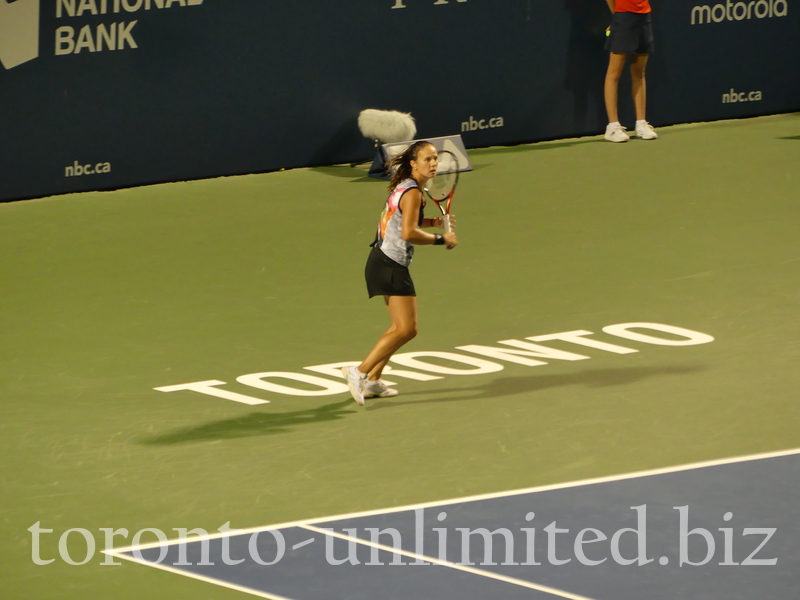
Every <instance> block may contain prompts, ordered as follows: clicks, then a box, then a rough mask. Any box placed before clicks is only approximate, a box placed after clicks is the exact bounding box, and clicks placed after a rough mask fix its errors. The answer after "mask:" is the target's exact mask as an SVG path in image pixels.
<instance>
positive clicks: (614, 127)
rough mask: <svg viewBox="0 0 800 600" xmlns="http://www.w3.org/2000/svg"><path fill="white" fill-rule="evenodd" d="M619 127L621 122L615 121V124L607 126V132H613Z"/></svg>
mask: <svg viewBox="0 0 800 600" xmlns="http://www.w3.org/2000/svg"><path fill="white" fill-rule="evenodd" d="M619 126H620V124H619V121H614V122H613V123H609V124H608V125H606V131H611V130H612V129H616V128H617V127H619Z"/></svg>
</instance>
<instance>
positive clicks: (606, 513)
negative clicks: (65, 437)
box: [113, 450, 800, 600]
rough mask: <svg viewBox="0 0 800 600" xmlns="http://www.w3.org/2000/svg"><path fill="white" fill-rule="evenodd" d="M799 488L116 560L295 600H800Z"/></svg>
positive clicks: (740, 471) (491, 504)
mask: <svg viewBox="0 0 800 600" xmlns="http://www.w3.org/2000/svg"><path fill="white" fill-rule="evenodd" d="M799 482H800V450H792V451H787V452H786V453H777V454H770V455H759V456H752V457H743V458H736V459H730V460H727V461H718V462H714V463H704V464H697V465H687V466H682V467H676V468H673V469H662V470H658V471H651V472H645V473H635V474H630V475H622V476H618V477H609V478H603V479H598V480H591V481H583V482H574V483H568V484H561V485H555V486H548V487H542V488H534V489H529V490H518V491H514V492H506V493H501V494H495V495H486V496H479V497H472V498H465V499H456V500H452V501H447V502H439V503H430V504H425V505H419V506H412V507H402V508H397V509H390V510H387V511H374V512H371V513H362V514H358V515H345V516H340V517H329V518H326V519H314V520H310V521H307V522H298V523H288V524H282V525H275V526H271V527H262V528H257V529H249V530H246V531H241V532H230V533H228V534H224V535H223V534H216V535H212V536H208V537H206V538H190V539H189V540H186V541H172V542H169V543H167V544H158V545H156V544H153V545H149V546H142V548H140V549H137V550H136V551H134V549H132V548H123V549H117V550H115V551H114V552H113V554H114V555H115V556H118V557H120V558H125V559H128V560H133V561H135V562H140V563H142V564H146V565H149V566H156V567H158V568H161V569H166V570H169V571H172V572H175V573H179V574H182V575H186V576H190V577H194V578H199V579H202V580H205V581H208V582H210V583H215V584H218V585H222V586H225V587H229V588H233V589H238V590H241V591H244V592H248V593H251V594H254V595H258V596H262V597H268V598H286V599H291V600H322V599H326V600H330V599H333V598H342V599H348V600H351V599H362V598H363V599H367V598H369V599H375V598H381V599H385V600H394V599H398V600H400V599H404V600H407V599H410V598H437V599H438V598H454V599H462V600H473V599H475V600H477V599H485V598H497V599H500V600H505V599H509V600H511V599H517V598H526V599H533V600H539V599H545V598H572V599H575V600H578V599H581V598H590V599H595V600H634V599H637V600H638V599H640V598H647V599H648V600H674V599H676V598H692V599H717V598H719V599H726V600H727V599H731V598H747V599H749V598H754V599H755V598H770V599H771V600H796V599H797V598H800V547H799V546H798V535H799V534H800V525H798V521H800V508H799V507H798V500H799V499H800V493H799V492H800V483H799ZM269 563H272V564H269Z"/></svg>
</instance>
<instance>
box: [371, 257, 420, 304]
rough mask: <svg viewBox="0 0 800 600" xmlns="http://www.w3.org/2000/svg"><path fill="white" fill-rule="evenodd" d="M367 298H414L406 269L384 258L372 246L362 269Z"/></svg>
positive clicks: (413, 291) (411, 283)
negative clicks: (365, 281) (365, 282)
mask: <svg viewBox="0 0 800 600" xmlns="http://www.w3.org/2000/svg"><path fill="white" fill-rule="evenodd" d="M364 277H365V278H366V280H367V292H369V297H370V298H372V297H374V296H416V295H417V292H416V290H415V289H414V282H413V281H411V273H409V271H408V267H404V266H403V265H401V264H400V263H398V262H395V261H393V260H392V259H391V258H389V257H388V256H386V255H385V254H384V253H383V252H382V251H381V249H380V248H378V247H377V246H373V248H372V252H370V253H369V258H368V259H367V266H366V267H365V268H364Z"/></svg>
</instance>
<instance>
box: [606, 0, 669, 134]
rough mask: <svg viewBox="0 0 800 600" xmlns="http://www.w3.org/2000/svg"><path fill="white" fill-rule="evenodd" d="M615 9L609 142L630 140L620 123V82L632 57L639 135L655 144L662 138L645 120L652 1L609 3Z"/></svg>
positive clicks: (611, 29) (610, 33)
mask: <svg viewBox="0 0 800 600" xmlns="http://www.w3.org/2000/svg"><path fill="white" fill-rule="evenodd" d="M606 3H607V4H608V8H610V9H611V12H612V13H613V16H612V17H611V26H610V27H609V28H608V30H607V33H608V39H607V40H606V46H605V48H606V50H608V52H609V58H608V70H607V71H606V80H605V85H604V97H605V103H606V112H607V113H608V126H607V127H606V133H605V136H604V137H605V139H607V140H608V141H609V142H627V141H628V139H630V136H629V135H628V134H627V133H626V132H625V128H624V127H623V126H622V125H621V124H620V122H619V114H618V111H617V100H618V97H619V78H620V76H621V75H622V69H623V68H624V67H625V62H626V61H627V59H628V54H630V55H631V91H632V93H633V103H634V106H635V107H636V127H635V130H634V131H635V134H634V135H636V136H638V137H640V138H641V139H643V140H654V139H656V138H658V134H657V133H656V132H655V130H654V129H653V126H652V125H650V123H648V122H647V120H646V119H645V107H646V104H647V88H646V82H645V67H647V59H648V57H649V56H650V53H652V52H653V49H654V45H653V18H652V9H651V8H650V0H606Z"/></svg>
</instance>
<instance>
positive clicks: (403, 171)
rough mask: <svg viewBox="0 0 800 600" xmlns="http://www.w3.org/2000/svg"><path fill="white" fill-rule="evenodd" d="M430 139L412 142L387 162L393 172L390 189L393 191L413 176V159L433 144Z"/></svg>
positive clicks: (388, 168)
mask: <svg viewBox="0 0 800 600" xmlns="http://www.w3.org/2000/svg"><path fill="white" fill-rule="evenodd" d="M432 145H433V144H431V143H430V142H429V141H427V140H421V141H418V142H414V143H413V144H411V145H410V146H409V147H408V148H406V150H405V151H404V152H401V153H400V154H398V155H397V156H395V157H394V158H393V159H391V160H390V161H389V162H387V163H386V168H387V170H388V171H389V172H390V173H391V174H392V180H391V182H389V191H390V192H391V191H393V190H394V188H396V187H397V186H398V185H400V183H401V182H403V181H405V180H406V179H408V178H409V177H411V161H412V160H417V156H418V155H419V151H420V150H422V148H424V147H425V146H432Z"/></svg>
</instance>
